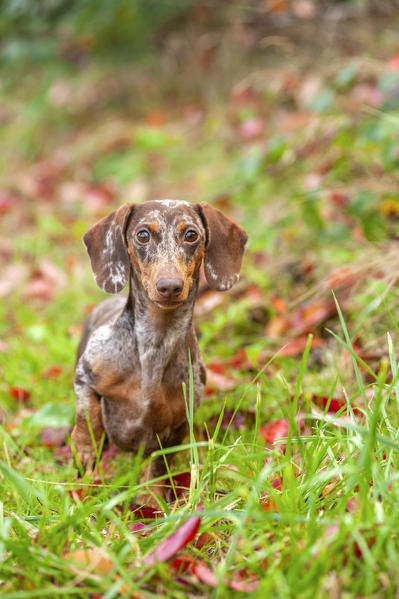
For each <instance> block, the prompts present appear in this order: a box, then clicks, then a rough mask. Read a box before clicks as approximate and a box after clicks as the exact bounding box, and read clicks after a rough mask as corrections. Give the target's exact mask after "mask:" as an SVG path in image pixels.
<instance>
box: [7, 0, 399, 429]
mask: <svg viewBox="0 0 399 599" xmlns="http://www.w3.org/2000/svg"><path fill="white" fill-rule="evenodd" d="M398 24H399V14H398V3H397V2H394V1H393V0H392V1H390V0H385V1H381V0H380V1H377V0H375V1H372V0H364V1H360V0H359V1H356V0H352V1H350V0H347V1H344V0H341V1H339V0H295V1H294V0H253V1H251V2H249V1H242V0H241V1H235V0H230V1H223V0H218V1H217V0H197V1H195V0H173V1H172V0H170V1H168V0H164V1H156V0H142V1H140V0H113V1H109V0H96V1H94V0H80V1H78V0H68V1H66V0H43V1H41V2H35V3H33V2H30V1H29V0H3V2H2V3H1V6H0V61H1V71H0V131H1V136H0V172H1V182H0V227H1V241H0V298H1V304H0V336H1V340H0V369H1V370H0V378H1V382H0V394H1V398H2V402H3V404H4V406H5V411H6V412H7V411H10V412H11V413H15V401H18V402H24V401H31V405H32V406H34V407H35V408H37V407H38V406H40V405H42V403H43V402H50V404H49V405H50V408H48V410H49V413H50V417H49V418H50V420H51V413H52V412H51V402H55V403H56V404H57V408H56V413H57V415H59V413H60V412H59V406H60V405H61V404H63V405H64V408H65V413H64V415H65V421H66V422H68V423H70V421H71V418H72V417H73V393H72V386H71V381H72V378H73V365H74V355H75V347H76V345H77V342H78V338H79V334H80V331H81V325H82V322H83V320H84V318H85V316H86V315H87V313H88V312H89V311H90V309H91V308H92V306H93V304H94V303H96V302H97V301H98V300H99V299H100V298H101V297H102V294H101V292H100V291H99V290H98V289H97V288H96V287H95V284H94V281H93V278H92V276H91V273H90V269H89V263H88V259H87V256H86V254H85V251H84V248H83V245H82V244H81V241H80V239H81V235H82V234H83V233H84V232H85V231H86V230H87V228H88V227H89V226H91V225H92V224H93V223H94V222H96V221H97V220H98V219H100V218H102V217H103V216H105V215H106V214H108V213H109V212H110V211H112V210H113V209H115V208H116V207H118V206H119V205H121V204H122V203H123V202H143V201H146V200H150V199H159V198H163V197H173V198H178V199H184V200H189V201H191V202H197V201H204V200H205V201H208V202H211V203H212V204H213V205H214V206H216V207H218V208H220V209H221V210H223V211H224V212H225V213H226V214H228V215H230V216H231V217H232V218H234V219H236V220H237V221H238V222H239V223H240V224H241V225H242V226H244V227H245V228H246V229H247V231H248V233H249V243H248V253H247V257H246V261H245V263H244V266H243V273H242V278H241V281H240V284H239V285H237V286H236V287H235V288H234V290H232V291H231V292H230V293H228V294H217V293H213V292H210V291H206V290H205V291H204V293H203V294H202V296H201V298H200V299H199V301H198V304H197V308H196V313H197V319H198V323H199V325H200V330H201V340H200V342H201V348H202V351H203V353H204V356H205V359H206V361H207V363H208V371H209V383H208V395H209V396H211V395H212V394H213V393H217V392H224V391H226V390H232V389H235V388H236V387H237V385H238V387H239V386H240V384H242V382H243V381H244V382H245V381H246V380H248V376H249V373H251V372H257V371H258V370H259V368H261V367H263V366H264V365H265V363H266V361H267V360H269V359H270V358H271V357H272V356H273V355H274V354H275V353H276V352H277V351H280V353H279V355H278V357H277V358H276V359H275V360H274V361H273V363H272V364H271V365H270V366H269V367H268V370H267V373H268V377H269V378H268V379H266V382H267V385H266V388H265V394H266V395H268V396H270V397H269V399H270V403H269V405H270V406H271V408H270V409H273V406H274V405H277V403H278V402H279V401H280V399H281V397H283V396H286V395H287V387H286V383H284V385H283V384H282V383H281V380H280V378H281V377H280V375H281V376H282V377H283V378H284V379H285V381H286V382H288V385H290V384H291V383H292V384H293V383H294V382H295V380H296V376H297V372H298V370H297V364H298V361H299V359H300V357H301V355H302V353H303V351H304V348H305V345H306V340H307V335H308V333H309V332H311V333H313V335H314V338H313V342H312V343H313V345H312V350H311V354H310V359H309V369H308V372H307V375H306V376H307V379H306V388H307V389H308V392H309V393H310V394H313V393H325V392H327V391H326V390H327V389H328V390H329V389H331V385H332V382H333V381H334V380H336V378H337V376H338V379H339V380H338V383H337V385H338V387H340V386H341V387H342V386H344V385H347V386H349V388H350V386H351V384H352V381H353V375H352V374H351V371H349V369H348V364H349V355H348V353H347V352H345V351H343V350H342V348H341V346H340V345H339V343H338V342H337V341H336V340H335V338H334V337H333V336H332V335H331V333H329V332H328V331H327V329H330V330H332V331H335V332H336V333H338V334H339V335H342V330H341V326H340V323H339V320H338V317H337V313H336V309H335V305H334V302H333V297H332V293H331V290H334V292H335V293H336V295H337V297H338V300H339V302H340V305H341V307H342V310H343V313H344V317H345V319H346V321H347V325H348V327H349V329H350V333H351V336H352V341H353V344H354V347H355V350H356V351H357V352H358V355H359V356H360V357H361V358H362V359H363V360H365V361H367V363H368V364H370V367H371V368H378V364H379V362H380V360H381V359H382V358H383V357H384V355H385V354H386V339H385V333H386V331H387V330H390V331H391V333H392V335H393V336H394V338H396V327H397V324H396V323H397V311H398V310H397V306H398V301H397V300H398V297H397V295H398V291H397V287H396V280H397V239H398V233H399V229H398V217H399V194H398V185H397V184H398V174H399V141H398V140H399V137H398V133H399V37H398V35H397V32H398ZM337 373H338V374H337ZM274 374H278V375H279V376H276V377H273V375H274ZM233 399H234V393H233ZM26 410H28V408H26V409H25V412H23V415H24V417H26V416H27V412H26ZM18 413H19V412H18ZM30 415H31V416H32V414H30ZM28 416H29V411H28ZM42 416H43V414H42ZM42 416H41V418H42ZM57 417H58V416H57ZM3 418H6V416H3ZM11 420H12V419H11ZM61 420H62V419H61ZM41 422H43V420H41ZM57 422H58V423H59V421H58V420H57ZM62 422H63V421H62ZM14 425H15V420H12V422H11V424H10V425H9V426H10V427H11V428H12V427H13V426H14ZM15 426H16V425H15Z"/></svg>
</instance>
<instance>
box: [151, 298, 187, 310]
mask: <svg viewBox="0 0 399 599" xmlns="http://www.w3.org/2000/svg"><path fill="white" fill-rule="evenodd" d="M154 303H155V304H156V305H157V306H158V307H159V308H161V309H162V310H174V309H175V308H178V307H179V306H181V304H183V303H184V300H156V301H154Z"/></svg>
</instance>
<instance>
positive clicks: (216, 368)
mask: <svg viewBox="0 0 399 599" xmlns="http://www.w3.org/2000/svg"><path fill="white" fill-rule="evenodd" d="M206 367H207V370H208V371H209V370H210V371H211V372H214V373H215V374H224V373H225V372H226V364H225V363H224V362H220V361H219V360H214V361H213V362H209V364H207V366H206Z"/></svg>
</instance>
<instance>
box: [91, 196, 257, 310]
mask: <svg viewBox="0 0 399 599" xmlns="http://www.w3.org/2000/svg"><path fill="white" fill-rule="evenodd" d="M83 240H84V242H85V244H86V247H87V250H88V253H89V256H90V260H91V265H92V269H93V272H94V276H95V279H96V282H97V284H98V285H99V287H101V289H103V290H104V291H107V292H108V293H118V292H119V291H121V289H123V287H124V286H125V285H126V283H127V281H128V279H129V273H130V271H132V272H133V276H134V277H135V278H136V280H137V279H138V280H139V281H140V282H141V284H142V286H143V288H144V291H145V293H146V295H147V297H148V299H149V301H151V302H153V303H154V304H156V305H157V306H158V307H159V308H163V309H173V308H175V307H177V306H178V305H179V304H181V303H182V302H184V301H186V300H187V298H188V296H189V293H190V290H191V289H192V286H193V283H194V281H195V280H196V278H197V276H198V272H199V268H200V265H201V262H202V260H204V268H205V275H206V278H207V281H208V284H209V285H210V287H212V288H213V289H218V290H219V291H225V290H227V289H230V287H231V286H232V285H233V284H234V283H235V282H236V281H237V280H238V277H239V271H240V266H241V260H242V256H243V253H244V246H245V243H246V241H247V235H246V233H245V231H244V230H243V229H242V228H241V227H240V226H239V225H237V224H236V223H235V222H233V221H232V220H231V219H229V218H227V217H226V216H224V215H223V214H222V213H221V212H220V211H219V210H216V209H215V208H213V207H212V206H209V205H208V204H206V203H204V202H202V203H201V204H189V203H188V202H179V201H176V200H155V201H151V202H147V203H145V204H140V205H136V204H130V205H128V204H125V205H124V206H122V207H121V208H119V210H117V211H116V212H113V213H112V214H110V215H109V216H108V217H106V218H104V219H102V220H101V221H99V222H98V223H96V224H95V225H94V226H93V227H92V228H91V229H89V231H88V232H87V233H86V234H85V235H84V237H83Z"/></svg>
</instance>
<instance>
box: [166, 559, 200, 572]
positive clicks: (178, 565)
mask: <svg viewBox="0 0 399 599" xmlns="http://www.w3.org/2000/svg"><path fill="white" fill-rule="evenodd" d="M194 564H195V561H194V559H193V558H192V557H190V556H189V555H184V554H183V555H180V556H179V557H176V558H175V559H174V560H173V562H171V563H170V567H171V568H172V569H173V570H174V571H175V572H176V574H184V573H185V572H188V571H190V570H192V568H193V565H194Z"/></svg>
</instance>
